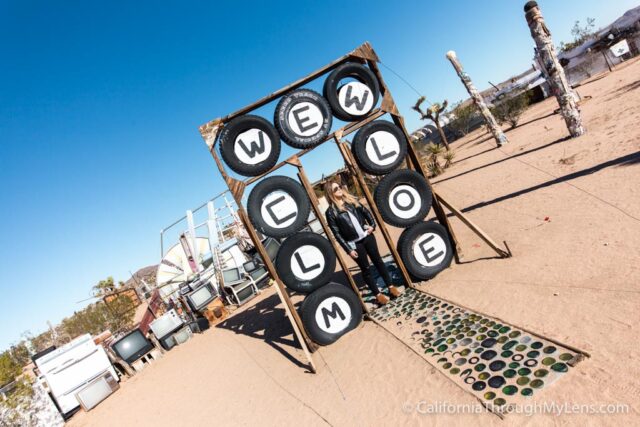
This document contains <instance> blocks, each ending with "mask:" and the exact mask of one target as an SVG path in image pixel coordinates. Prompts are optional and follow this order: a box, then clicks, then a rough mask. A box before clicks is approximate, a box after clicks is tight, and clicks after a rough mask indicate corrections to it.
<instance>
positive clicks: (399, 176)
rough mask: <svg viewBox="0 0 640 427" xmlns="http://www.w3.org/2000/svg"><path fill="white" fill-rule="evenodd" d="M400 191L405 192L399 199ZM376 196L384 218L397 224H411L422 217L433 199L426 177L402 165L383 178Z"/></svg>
mask: <svg viewBox="0 0 640 427" xmlns="http://www.w3.org/2000/svg"><path fill="white" fill-rule="evenodd" d="M401 195H405V196H404V197H403V198H402V199H400V196H401ZM374 197H375V200H376V205H377V206H378V210H379V211H380V215H381V216H382V219H384V222H386V223H387V224H391V225H393V226H395V227H409V226H411V225H413V224H415V223H417V222H420V221H422V220H423V219H424V218H425V217H426V216H427V214H428V213H429V210H430V209H431V202H432V199H433V196H432V194H431V188H430V187H429V184H428V183H427V180H426V179H424V177H423V176H422V175H420V174H419V173H418V172H415V171H412V170H409V169H400V170H397V171H394V172H391V173H390V174H389V175H387V176H385V177H384V178H382V181H380V184H378V187H377V188H376V190H375V196H374ZM392 198H393V201H392ZM402 202H406V204H404V205H403V204H402Z"/></svg>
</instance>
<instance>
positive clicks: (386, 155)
mask: <svg viewBox="0 0 640 427" xmlns="http://www.w3.org/2000/svg"><path fill="white" fill-rule="evenodd" d="M364 148H365V151H366V152H367V157H369V160H371V161H372V162H373V163H375V164H376V165H378V166H387V165H390V164H392V163H393V162H395V161H396V159H397V158H398V156H399V155H400V143H399V142H398V140H397V139H396V137H395V136H394V135H393V134H392V133H391V132H387V131H386V130H379V131H377V132H373V133H372V134H371V135H369V137H368V138H367V142H366V143H365V145H364Z"/></svg>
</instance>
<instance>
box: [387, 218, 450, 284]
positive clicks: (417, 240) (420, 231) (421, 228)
mask: <svg viewBox="0 0 640 427" xmlns="http://www.w3.org/2000/svg"><path fill="white" fill-rule="evenodd" d="M427 244H429V245H428V246H427ZM397 249H398V253H399V254H400V258H402V262H404V265H405V267H406V268H407V271H408V272H409V274H411V276H412V277H413V278H415V279H418V280H428V279H431V278H433V277H434V276H435V275H436V274H438V273H440V272H441V271H442V270H444V269H445V268H447V267H449V265H450V264H451V260H452V258H453V248H452V246H451V240H450V239H449V233H447V230H446V229H445V228H444V227H443V226H442V225H440V224H438V223H435V222H421V223H418V224H416V225H414V226H412V227H410V228H407V229H406V230H404V231H403V232H402V234H401V235H400V238H399V239H398V248H397ZM441 252H442V253H441Z"/></svg>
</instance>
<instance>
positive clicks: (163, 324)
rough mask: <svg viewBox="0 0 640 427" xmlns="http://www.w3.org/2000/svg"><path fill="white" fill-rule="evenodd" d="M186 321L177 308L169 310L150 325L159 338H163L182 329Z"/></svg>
mask: <svg viewBox="0 0 640 427" xmlns="http://www.w3.org/2000/svg"><path fill="white" fill-rule="evenodd" d="M183 323H184V322H183V321H182V319H181V318H180V316H179V315H178V313H177V312H176V310H175V309H173V310H169V311H167V312H166V313H165V314H163V315H162V316H160V317H158V318H157V319H156V320H154V321H153V322H151V324H150V325H149V327H150V328H151V331H152V332H153V335H155V336H156V338H158V339H159V340H161V339H163V338H164V337H166V336H167V335H169V334H170V333H172V332H173V331H175V330H177V329H180V327H181V326H182V324H183Z"/></svg>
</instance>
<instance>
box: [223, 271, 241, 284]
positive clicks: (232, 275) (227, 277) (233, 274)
mask: <svg viewBox="0 0 640 427" xmlns="http://www.w3.org/2000/svg"><path fill="white" fill-rule="evenodd" d="M222 277H223V278H224V281H225V283H232V282H237V281H238V280H240V278H241V277H240V269H239V268H230V269H228V270H223V271H222Z"/></svg>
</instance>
